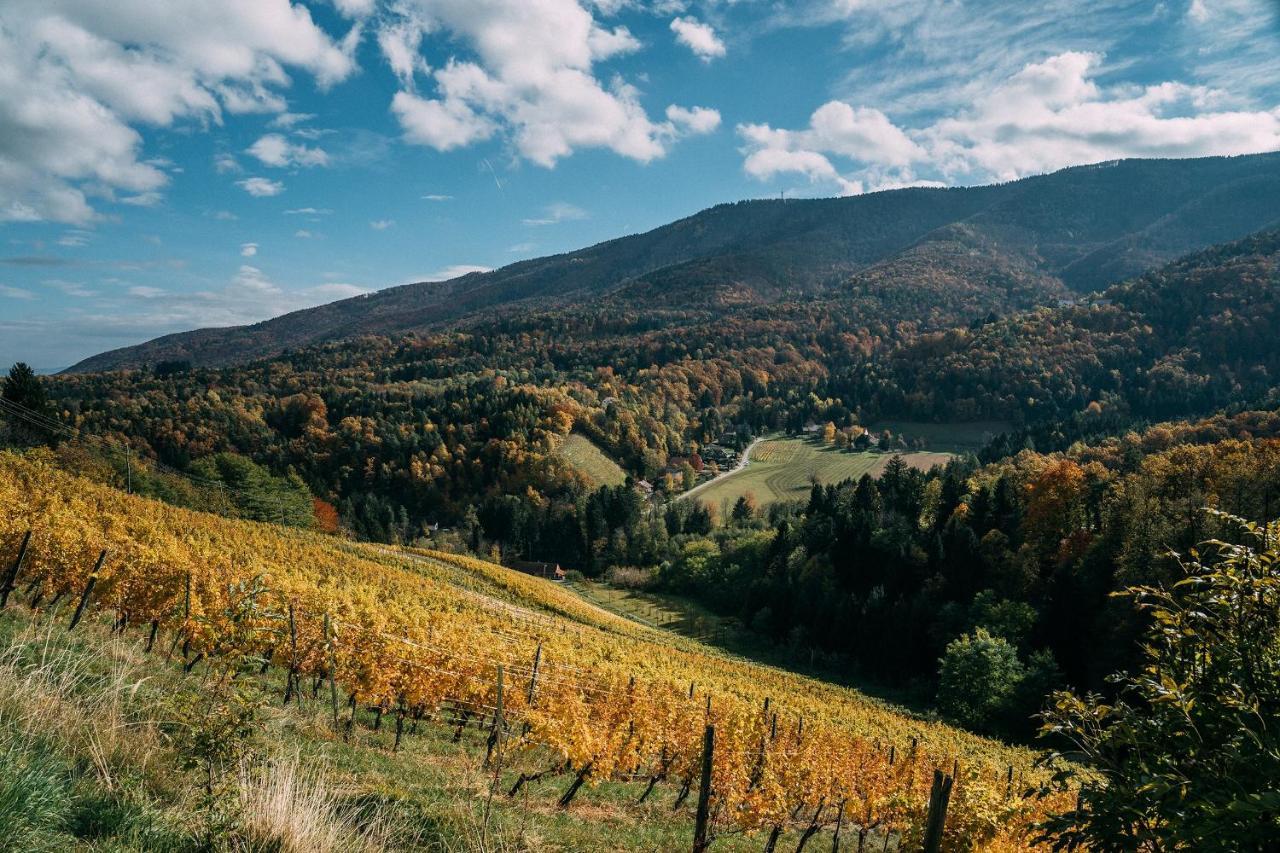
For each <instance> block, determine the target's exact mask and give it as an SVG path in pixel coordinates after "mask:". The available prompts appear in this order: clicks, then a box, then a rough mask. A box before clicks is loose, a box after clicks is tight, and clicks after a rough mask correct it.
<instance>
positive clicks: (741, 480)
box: [697, 438, 951, 511]
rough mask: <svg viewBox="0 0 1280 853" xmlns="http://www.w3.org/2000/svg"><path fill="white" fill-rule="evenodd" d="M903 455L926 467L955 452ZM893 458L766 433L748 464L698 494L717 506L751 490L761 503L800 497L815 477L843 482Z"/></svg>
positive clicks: (910, 462)
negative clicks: (769, 435) (767, 436)
mask: <svg viewBox="0 0 1280 853" xmlns="http://www.w3.org/2000/svg"><path fill="white" fill-rule="evenodd" d="M899 455H901V456H902V458H903V461H905V462H906V463H907V464H908V465H911V466H913V467H916V468H925V469H927V468H931V467H933V466H934V465H942V464H945V463H946V461H947V460H948V459H950V458H951V454H950V453H941V452H934V451H926V452H916V453H902V454H899ZM892 458H893V454H889V453H878V452H870V451H868V452H863V453H850V452H848V451H844V450H837V449H836V448H834V447H829V446H825V445H823V444H820V443H819V442H817V441H815V440H813V439H810V438H771V439H765V440H763V441H761V442H760V443H758V444H757V445H756V446H755V447H754V448H752V450H751V455H750V457H749V461H748V464H747V467H746V468H743V469H742V470H741V471H737V472H735V473H733V474H730V475H729V476H727V477H725V478H724V479H722V480H718V481H716V482H714V483H712V484H711V485H709V486H707V487H706V488H704V489H702V490H701V491H700V492H698V494H697V499H698V500H700V501H702V502H703V503H704V504H706V505H707V506H709V507H712V508H714V509H715V510H717V511H720V510H722V509H724V507H725V505H726V504H728V506H732V505H733V504H734V503H735V502H736V501H737V500H738V498H740V497H742V496H743V495H747V494H750V495H753V496H754V497H755V499H756V503H757V504H758V505H759V506H761V507H765V506H768V505H769V504H772V503H776V502H778V501H790V500H799V499H801V498H804V497H806V496H807V495H808V494H809V489H810V487H811V486H812V484H813V479H814V478H815V477H816V478H817V480H818V482H821V483H839V482H841V481H842V480H848V479H850V478H858V477H861V476H862V475H863V474H870V475H871V476H873V477H875V476H878V475H879V474H880V472H881V471H883V470H884V466H885V465H887V464H888V463H889V460H890V459H892Z"/></svg>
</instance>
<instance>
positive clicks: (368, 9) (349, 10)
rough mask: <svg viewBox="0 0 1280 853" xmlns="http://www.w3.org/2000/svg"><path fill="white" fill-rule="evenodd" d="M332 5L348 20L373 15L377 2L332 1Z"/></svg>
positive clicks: (367, 0) (374, 0) (364, 0)
mask: <svg viewBox="0 0 1280 853" xmlns="http://www.w3.org/2000/svg"><path fill="white" fill-rule="evenodd" d="M333 5H334V6H337V7H338V11H339V12H341V13H342V14H344V15H346V16H347V17H348V18H363V17H365V16H366V15H369V14H372V13H373V9H374V6H376V5H377V2H376V0H333Z"/></svg>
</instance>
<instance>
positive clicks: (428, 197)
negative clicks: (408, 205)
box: [422, 193, 453, 201]
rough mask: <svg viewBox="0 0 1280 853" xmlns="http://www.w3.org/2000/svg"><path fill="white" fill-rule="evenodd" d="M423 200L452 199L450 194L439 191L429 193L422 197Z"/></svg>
mask: <svg viewBox="0 0 1280 853" xmlns="http://www.w3.org/2000/svg"><path fill="white" fill-rule="evenodd" d="M422 200H423V201H453V196H451V195H441V194H440V193H431V194H429V195H424V196H423V197H422Z"/></svg>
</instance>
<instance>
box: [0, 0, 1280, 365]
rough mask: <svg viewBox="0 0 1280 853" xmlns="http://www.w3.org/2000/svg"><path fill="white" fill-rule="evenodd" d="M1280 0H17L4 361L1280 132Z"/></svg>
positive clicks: (7, 48) (1259, 143)
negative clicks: (613, 244) (724, 217)
mask: <svg viewBox="0 0 1280 853" xmlns="http://www.w3.org/2000/svg"><path fill="white" fill-rule="evenodd" d="M1277 57H1280V0H1170V2H1157V3H1152V2H1125V1H1124V0H1116V1H1115V2H1090V0H1070V2H1067V0H1042V2H1037V3H1027V2H1025V0H1009V2H1006V0H982V2H978V0H915V2H901V0H794V2H784V0H654V2H641V0H313V2H303V1H302V0H109V2H108V0H5V2H4V3H3V4H2V5H0V365H8V364H9V363H11V362H13V361H16V360H24V361H27V362H29V363H31V364H33V365H34V366H36V367H37V368H39V369H41V370H45V371H51V370H56V369H59V368H63V367H66V366H68V365H70V364H72V363H74V362H76V361H78V360H79V359H81V358H84V357H86V356H89V355H92V354H94V353H97V352H101V351H104V350H108V349H113V348H116V347H120V346H126V345H129V344H133V343H138V342H141V341H144V340H148V339H150V338H153V337H156V336H158V335H162V334H167V333H169V332H175V331H183V330H187V329H192V328H200V327H207V326H226V325H235V324H240V323H250V322H256V321H258V320H263V319H266V318H268V317H272V316H276V315H279V314H281V313H285V312H288V311H292V310H297V309H300V308H304V307H308V306H312V305H317V304H321V303H324V302H329V301H333V300H335V299H341V298H345V297H349V296H353V295H357V294H360V293H364V292H368V291H372V290H377V289H380V288H384V287H390V286H394V285H399V284H404V283H407V282H412V281H424V280H433V279H444V278H448V277H451V276H454V275H458V274H461V273H464V272H467V271H470V270H478V269H492V268H496V267H500V266H503V265H505V264H508V263H511V262H513V261H517V260H521V259H525V258H531V257H538V256H541V255H546V254H552V253H556V252H561V251H567V250H570V249H574V248H577V247H581V246H585V245H590V244H593V243H596V242H599V241H601V240H605V239H610V238H613V237H617V236H621V235H624V234H629V233H636V232H640V231H644V230H648V229H650V228H653V227H656V226H658V225H661V224H664V223H666V222H669V221H672V220H674V219H678V218H680V217H682V216H686V215H689V214H692V213H695V212H697V211H698V210H701V209H703V208H705V207H709V206H711V205H713V204H718V203H720V202H725V201H734V200H738V199H743V198H755V197H777V196H779V195H780V194H785V195H787V196H788V197H798V196H832V195H852V194H857V193H864V192H875V191H878V190H885V189H892V188H895V187H901V186H910V185H921V184H923V185H967V184H979V183H989V182H992V181H1004V180H1011V179H1015V178H1018V177H1022V176H1026V175H1031V174H1037V173H1042V172H1046V171H1052V170H1055V169H1059V168H1062V167H1065V166H1070V165H1074V164H1080V163H1090V162H1099V161H1104V160H1111V159H1117V158H1122V157H1186V156H1200V155H1212V154H1241V153H1253V152H1260V151H1271V150H1277V149H1280V74H1278V73H1277V71H1280V59H1278V58H1277Z"/></svg>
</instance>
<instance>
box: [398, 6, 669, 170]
mask: <svg viewBox="0 0 1280 853" xmlns="http://www.w3.org/2000/svg"><path fill="white" fill-rule="evenodd" d="M437 34H438V37H439V38H440V39H441V41H444V40H446V39H451V42H452V43H454V44H458V45H461V46H463V47H464V48H465V50H466V51H467V53H465V54H464V55H461V56H454V57H453V58H451V59H450V60H449V61H448V62H446V63H445V64H444V65H443V66H442V67H440V68H435V69H431V68H428V67H427V66H426V64H425V62H424V61H423V60H422V58H421V55H420V52H419V47H420V45H421V43H422V41H423V39H424V37H426V36H428V35H429V36H432V37H436V36H437ZM378 42H379V45H380V47H381V48H382V52H383V55H384V57H385V58H386V59H387V61H388V63H389V64H390V66H391V68H392V71H394V72H395V73H396V74H397V76H398V77H399V78H400V80H401V90H400V91H399V92H398V93H397V94H396V95H395V97H394V98H393V100H392V103H391V111H392V113H393V114H394V115H395V117H396V118H397V120H398V121H399V122H400V125H401V128H402V129H403V131H404V135H405V139H407V140H408V141H410V142H413V143H417V144H421V145H426V146H429V147H432V148H435V149H437V150H440V151H449V150H452V149H456V148H462V147H465V146H468V145H472V144H475V143H477V142H480V141H483V140H487V139H490V138H493V137H495V136H499V135H500V136H501V137H502V138H504V139H507V140H509V141H510V143H511V145H512V147H513V148H514V150H515V152H516V153H517V154H518V155H519V156H521V157H523V158H525V159H527V160H530V161H532V162H534V163H537V164H539V165H541V166H546V167H551V166H554V165H555V163H556V162H557V161H558V160H560V159H561V158H563V157H566V156H568V155H570V154H571V153H573V152H574V151H575V150H577V149H579V148H605V149H609V150H611V151H614V152H616V153H617V154H620V155H622V156H624V157H628V158H631V159H633V160H637V161H640V162H648V161H650V160H653V159H655V158H658V157H661V156H663V155H664V154H665V153H666V152H667V150H668V148H669V147H670V145H671V143H672V142H673V141H674V140H675V139H677V138H678V137H679V136H680V135H681V133H682V132H686V131H687V128H685V127H677V126H676V125H675V124H674V123H673V122H672V121H670V120H668V121H655V120H653V119H651V118H650V117H649V115H648V114H647V113H646V111H645V109H644V107H643V106H641V104H640V97H639V92H638V91H637V90H636V89H635V87H634V86H633V85H631V84H629V83H627V82H626V81H625V80H623V79H621V78H619V77H614V78H612V79H610V80H608V81H604V80H602V79H600V78H599V77H598V76H597V75H596V70H595V69H596V66H597V64H598V63H600V62H602V61H604V60H607V59H611V58H614V57H617V56H621V55H624V54H627V53H630V52H632V51H635V50H637V49H638V48H639V47H640V43H639V42H638V41H637V40H636V38H635V37H634V36H633V35H632V34H631V33H630V31H628V30H627V28H626V27H622V26H618V27H608V26H605V25H603V24H601V23H600V22H599V21H597V20H596V19H595V15H594V14H593V11H592V8H591V7H588V6H587V5H584V4H583V3H582V2H579V0H541V2H537V3H530V2H527V0H493V2H488V3H474V2H468V0H404V2H401V3H399V4H397V5H396V6H395V7H394V9H393V10H392V13H391V14H389V15H388V16H387V18H386V20H384V21H382V22H381V23H380V24H379V30H378ZM423 77H425V78H427V81H426V82H429V84H430V91H420V90H419V87H418V80H419V78H423Z"/></svg>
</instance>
